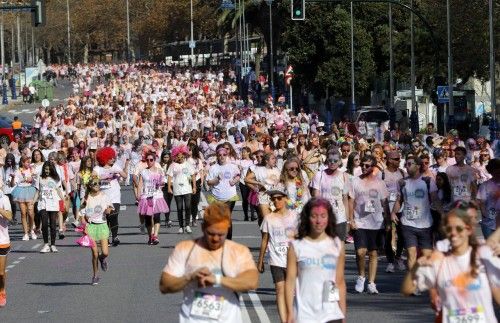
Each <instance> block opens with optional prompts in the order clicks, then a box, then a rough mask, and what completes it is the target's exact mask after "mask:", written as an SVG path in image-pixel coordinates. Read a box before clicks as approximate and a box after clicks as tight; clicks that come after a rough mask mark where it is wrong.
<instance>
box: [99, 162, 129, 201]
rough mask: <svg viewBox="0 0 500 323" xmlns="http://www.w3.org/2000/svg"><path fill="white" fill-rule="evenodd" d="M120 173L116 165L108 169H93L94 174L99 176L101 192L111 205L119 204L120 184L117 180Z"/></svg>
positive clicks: (120, 170)
mask: <svg viewBox="0 0 500 323" xmlns="http://www.w3.org/2000/svg"><path fill="white" fill-rule="evenodd" d="M122 171H123V170H122V169H121V168H120V167H119V166H117V165H113V166H111V167H110V168H104V167H101V166H96V167H94V172H95V173H96V174H97V176H99V179H100V181H101V182H100V186H101V190H102V191H103V192H104V194H106V195H107V196H108V198H109V200H110V202H111V203H121V192H120V183H119V182H118V179H119V178H120V173H121V172H122Z"/></svg>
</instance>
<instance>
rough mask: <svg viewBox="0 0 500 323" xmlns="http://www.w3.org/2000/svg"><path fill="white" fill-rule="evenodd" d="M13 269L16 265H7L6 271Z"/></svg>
mask: <svg viewBox="0 0 500 323" xmlns="http://www.w3.org/2000/svg"><path fill="white" fill-rule="evenodd" d="M14 267H16V265H8V266H7V269H11V268H14Z"/></svg>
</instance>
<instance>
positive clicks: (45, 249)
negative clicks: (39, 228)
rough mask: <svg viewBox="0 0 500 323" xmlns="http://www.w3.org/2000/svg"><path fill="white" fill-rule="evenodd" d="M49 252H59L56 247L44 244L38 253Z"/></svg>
mask: <svg viewBox="0 0 500 323" xmlns="http://www.w3.org/2000/svg"><path fill="white" fill-rule="evenodd" d="M49 252H59V250H57V248H56V246H54V245H52V246H49V244H48V243H46V244H44V245H43V248H42V250H40V253H49Z"/></svg>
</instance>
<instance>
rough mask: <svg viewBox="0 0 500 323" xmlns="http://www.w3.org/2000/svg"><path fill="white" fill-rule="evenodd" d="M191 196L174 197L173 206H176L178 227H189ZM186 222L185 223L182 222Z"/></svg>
mask: <svg viewBox="0 0 500 323" xmlns="http://www.w3.org/2000/svg"><path fill="white" fill-rule="evenodd" d="M191 195H192V194H184V195H176V196H174V198H175V205H177V219H178V220H179V227H181V228H184V226H187V225H189V217H190V216H191ZM184 208H186V217H185V219H184ZM184 220H186V222H184Z"/></svg>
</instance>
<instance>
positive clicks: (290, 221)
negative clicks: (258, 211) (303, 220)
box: [260, 211, 299, 268]
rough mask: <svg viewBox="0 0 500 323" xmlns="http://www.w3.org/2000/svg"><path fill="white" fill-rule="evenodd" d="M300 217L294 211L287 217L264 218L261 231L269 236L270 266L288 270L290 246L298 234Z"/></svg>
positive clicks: (279, 215) (277, 214)
mask: <svg viewBox="0 0 500 323" xmlns="http://www.w3.org/2000/svg"><path fill="white" fill-rule="evenodd" d="M298 220H299V219H298V216H297V213H296V212H294V211H289V212H287V213H286V214H285V215H281V214H279V213H270V214H268V215H266V216H265V217H264V220H263V221H262V225H261V226H260V229H261V230H262V232H265V233H268V234H269V243H268V246H267V250H268V251H269V258H270V259H269V264H270V265H271V266H278V267H282V268H286V257H287V253H288V245H289V243H290V241H292V240H293V239H294V237H295V234H296V233H297V226H298Z"/></svg>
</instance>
